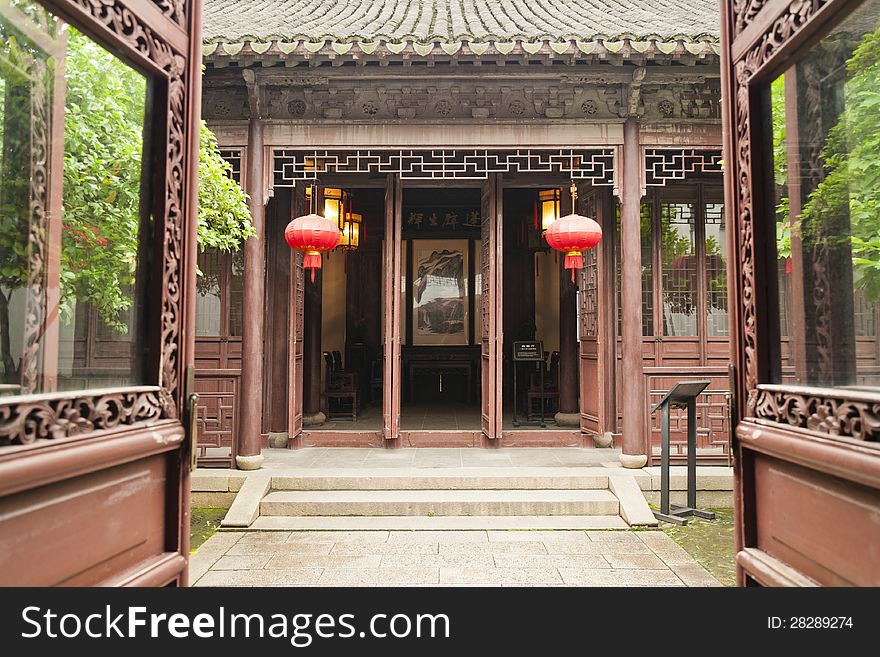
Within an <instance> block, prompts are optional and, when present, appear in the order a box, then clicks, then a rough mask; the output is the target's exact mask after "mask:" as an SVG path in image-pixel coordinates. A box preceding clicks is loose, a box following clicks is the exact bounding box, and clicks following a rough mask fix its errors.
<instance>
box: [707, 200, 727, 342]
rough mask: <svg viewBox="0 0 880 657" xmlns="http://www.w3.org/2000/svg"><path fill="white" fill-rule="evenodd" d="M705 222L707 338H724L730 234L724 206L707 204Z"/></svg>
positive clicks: (721, 204) (725, 331) (725, 330)
mask: <svg viewBox="0 0 880 657" xmlns="http://www.w3.org/2000/svg"><path fill="white" fill-rule="evenodd" d="M703 218H704V221H705V226H706V229H705V233H706V253H705V258H706V312H707V325H706V329H707V331H706V332H707V334H708V335H711V336H725V335H727V334H728V333H729V331H730V328H729V326H728V323H727V261H726V258H727V234H726V233H725V224H724V204H723V203H705V204H704V205H703Z"/></svg>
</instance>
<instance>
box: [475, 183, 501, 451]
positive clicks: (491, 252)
mask: <svg viewBox="0 0 880 657" xmlns="http://www.w3.org/2000/svg"><path fill="white" fill-rule="evenodd" d="M502 196H503V195H502V186H501V177H500V176H499V175H497V174H489V177H488V178H487V179H486V181H485V182H484V183H483V186H482V190H481V195H480V205H481V217H482V226H481V229H480V248H481V249H482V251H481V257H480V267H481V271H480V287H481V297H480V299H481V305H482V308H481V309H480V369H481V381H482V385H481V387H480V390H481V392H480V394H481V413H480V416H481V427H482V431H483V435H484V436H485V437H486V438H487V439H489V440H495V439H496V438H500V437H501V389H502V386H501V354H502V353H503V352H502V344H501V333H502V321H501V318H502V316H503V315H502V307H501V294H499V291H500V288H499V285H500V281H501V270H502V262H501V248H502V242H501V232H502V222H503V211H502V210H503V209H502V205H501V204H502Z"/></svg>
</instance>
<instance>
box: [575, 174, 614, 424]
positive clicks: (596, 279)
mask: <svg viewBox="0 0 880 657" xmlns="http://www.w3.org/2000/svg"><path fill="white" fill-rule="evenodd" d="M609 192H610V190H608V189H606V188H604V187H597V188H593V189H584V190H583V192H582V193H581V194H580V195H579V196H578V209H577V211H578V212H579V213H580V214H582V215H584V216H587V217H590V218H592V219H595V220H596V221H597V222H599V224H600V225H601V226H602V230H603V237H602V241H601V242H599V245H598V246H597V247H596V248H594V249H591V250H589V251H587V252H586V253H585V254H584V268H583V269H581V270H580V272H579V274H578V297H579V298H578V339H579V355H580V413H581V431H582V432H583V433H584V434H588V435H591V436H596V435H599V434H603V433H604V432H606V431H613V424H610V421H611V419H612V418H613V417H614V410H613V407H612V408H610V409H609V408H608V406H609V404H610V403H611V402H612V401H613V399H614V380H613V378H612V375H613V370H612V367H613V363H614V352H613V351H610V352H609V350H608V347H611V348H612V349H613V347H614V342H615V340H614V324H613V323H611V322H609V320H611V321H612V322H613V318H614V294H613V292H612V293H608V292H607V291H606V290H607V289H608V287H607V286H609V285H612V284H613V282H612V280H611V279H610V277H611V276H612V275H613V273H612V272H613V271H614V270H613V268H612V267H608V255H609V254H612V257H613V252H614V251H613V243H612V242H611V239H613V236H614V226H613V223H611V225H610V227H609V226H608V225H607V224H608V223H609V222H608V221H607V218H608V216H610V217H611V219H612V221H613V214H610V205H611V199H610V193H609ZM612 290H613V288H612ZM606 424H607V425H608V426H606Z"/></svg>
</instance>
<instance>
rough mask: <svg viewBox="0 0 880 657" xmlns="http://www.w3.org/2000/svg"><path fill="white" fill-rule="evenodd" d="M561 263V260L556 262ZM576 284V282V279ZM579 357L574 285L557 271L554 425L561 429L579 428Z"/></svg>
mask: <svg viewBox="0 0 880 657" xmlns="http://www.w3.org/2000/svg"><path fill="white" fill-rule="evenodd" d="M559 260H560V263H561V262H562V260H563V258H562V257H560V258H559ZM575 280H577V279H575ZM579 361H580V354H579V352H578V341H577V283H573V282H572V280H571V271H570V270H568V269H562V268H560V279H559V412H558V413H557V414H556V416H555V418H554V419H555V420H556V424H558V425H559V426H561V427H579V426H580V424H581V414H580V404H579V403H578V392H579V391H578V379H579V378H580V377H579V374H580V372H579V370H580V368H579V364H580V363H579Z"/></svg>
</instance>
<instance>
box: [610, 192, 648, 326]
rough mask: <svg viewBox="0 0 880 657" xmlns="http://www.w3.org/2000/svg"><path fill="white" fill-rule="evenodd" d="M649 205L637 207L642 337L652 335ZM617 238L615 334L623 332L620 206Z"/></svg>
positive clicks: (617, 215)
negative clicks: (640, 256)
mask: <svg viewBox="0 0 880 657" xmlns="http://www.w3.org/2000/svg"><path fill="white" fill-rule="evenodd" d="M652 207H653V206H652V205H651V203H642V204H641V205H640V207H639V217H640V218H639V230H640V231H641V232H640V235H639V242H640V244H641V251H642V335H643V336H652V335H654V259H653V255H652V254H653V249H654V242H653V238H652V235H653V225H652V223H653V219H652V218H653V213H652ZM616 213H617V214H616V217H617V221H616V230H617V237H616V240H615V243H614V249H615V258H616V259H617V264H616V270H617V273H616V275H617V333H618V335H621V334H622V332H623V295H622V291H621V290H622V282H621V276H622V269H621V267H622V265H621V263H622V256H621V241H620V240H621V236H620V205H619V204H618V205H617V207H616Z"/></svg>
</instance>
